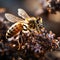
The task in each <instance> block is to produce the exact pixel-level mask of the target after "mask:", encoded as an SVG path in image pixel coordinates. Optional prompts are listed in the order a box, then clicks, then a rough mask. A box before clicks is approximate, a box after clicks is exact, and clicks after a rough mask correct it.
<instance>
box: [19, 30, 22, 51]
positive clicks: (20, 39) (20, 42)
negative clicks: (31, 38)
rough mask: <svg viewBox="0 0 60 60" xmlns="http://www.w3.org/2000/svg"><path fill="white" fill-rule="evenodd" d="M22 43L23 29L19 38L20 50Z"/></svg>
mask: <svg viewBox="0 0 60 60" xmlns="http://www.w3.org/2000/svg"><path fill="white" fill-rule="evenodd" d="M22 43H23V38H22V31H21V32H20V36H19V40H18V44H19V48H18V50H20V48H21V44H22Z"/></svg>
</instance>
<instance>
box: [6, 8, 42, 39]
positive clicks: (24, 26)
mask: <svg viewBox="0 0 60 60" xmlns="http://www.w3.org/2000/svg"><path fill="white" fill-rule="evenodd" d="M18 15H19V16H20V18H19V17H17V16H15V15H13V14H10V13H5V17H6V19H7V20H8V21H10V22H13V23H14V24H13V25H12V26H11V27H10V28H9V29H8V30H7V32H6V38H11V37H13V36H15V35H16V34H17V33H18V32H21V31H23V30H24V31H25V30H26V31H27V30H28V31H31V29H36V30H37V31H38V32H40V30H39V26H40V25H41V24H42V18H39V19H38V18H35V17H30V16H29V15H28V14H27V13H26V12H25V10H23V9H21V8H19V9H18Z"/></svg>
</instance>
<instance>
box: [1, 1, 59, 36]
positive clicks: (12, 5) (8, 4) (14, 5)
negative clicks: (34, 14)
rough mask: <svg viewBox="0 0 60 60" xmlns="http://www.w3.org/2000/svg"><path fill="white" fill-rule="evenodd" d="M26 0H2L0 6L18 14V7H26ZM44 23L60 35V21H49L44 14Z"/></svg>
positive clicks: (47, 27)
mask: <svg viewBox="0 0 60 60" xmlns="http://www.w3.org/2000/svg"><path fill="white" fill-rule="evenodd" d="M24 1H25V0H0V7H4V8H6V9H7V10H8V12H10V13H13V14H15V15H17V9H18V8H23V9H25V5H24ZM31 1H32V0H31ZM25 10H26V9H25ZM26 11H27V10H26ZM27 12H28V11H27ZM29 13H31V12H29ZM43 23H44V26H45V27H46V29H47V30H52V31H53V32H54V33H56V35H57V36H60V23H54V22H51V21H49V20H48V19H47V17H46V16H45V15H43Z"/></svg>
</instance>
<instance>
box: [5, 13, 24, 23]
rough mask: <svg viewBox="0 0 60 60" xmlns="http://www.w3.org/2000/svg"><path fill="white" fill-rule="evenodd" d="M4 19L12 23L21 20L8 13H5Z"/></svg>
mask: <svg viewBox="0 0 60 60" xmlns="http://www.w3.org/2000/svg"><path fill="white" fill-rule="evenodd" d="M5 17H6V19H7V20H8V21H10V22H13V23H15V22H18V21H22V20H23V19H21V18H18V17H16V16H15V15H13V14H10V13H5Z"/></svg>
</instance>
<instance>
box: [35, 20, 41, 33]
mask: <svg viewBox="0 0 60 60" xmlns="http://www.w3.org/2000/svg"><path fill="white" fill-rule="evenodd" d="M35 26H36V30H37V31H38V32H39V33H40V29H39V26H38V24H37V22H36V21H35Z"/></svg>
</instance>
